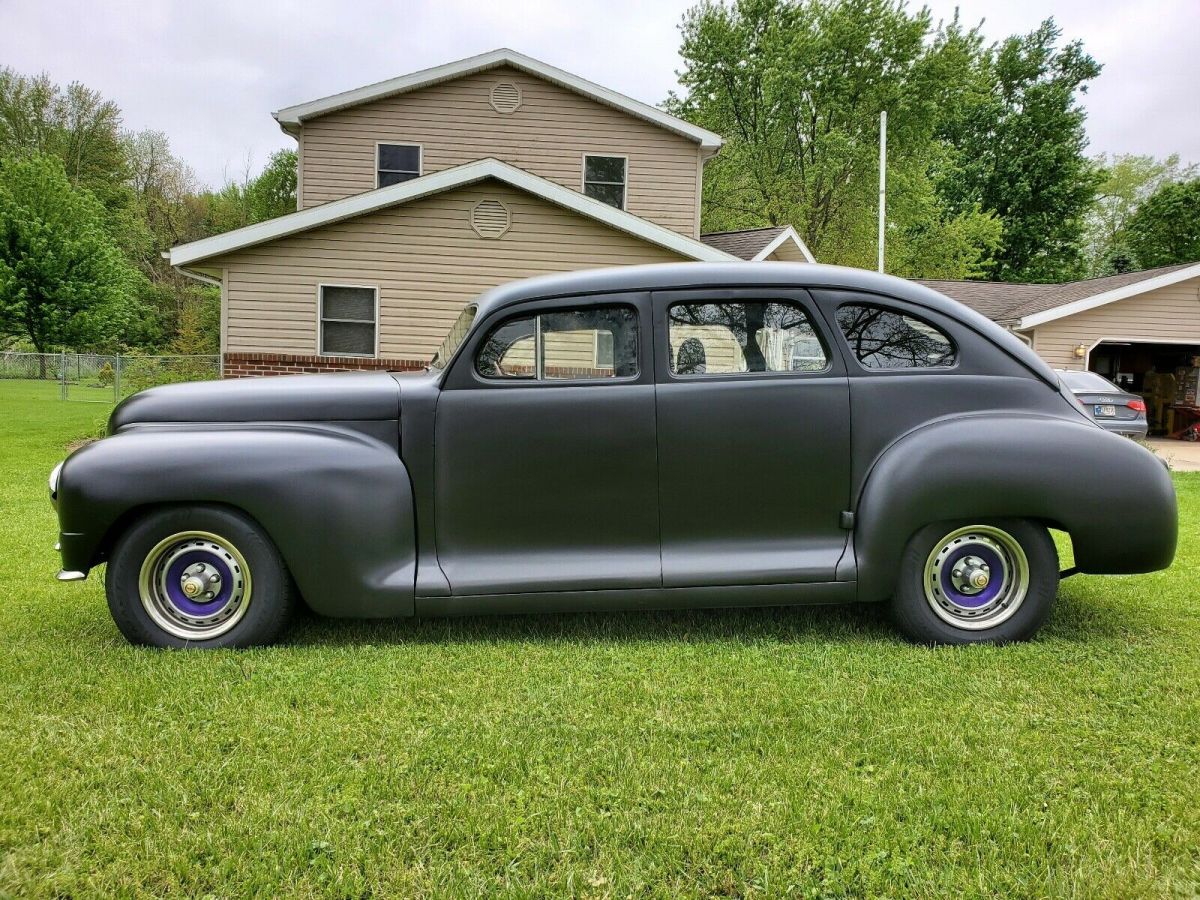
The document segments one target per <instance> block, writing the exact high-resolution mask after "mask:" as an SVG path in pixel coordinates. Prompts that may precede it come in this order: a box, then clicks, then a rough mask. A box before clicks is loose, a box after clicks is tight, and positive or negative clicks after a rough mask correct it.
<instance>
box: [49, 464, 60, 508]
mask: <svg viewBox="0 0 1200 900" xmlns="http://www.w3.org/2000/svg"><path fill="white" fill-rule="evenodd" d="M62 467H63V464H62V463H59V464H58V465H57V466H55V467H54V469H53V470H52V471H51V472H50V502H51V503H53V502H55V501H56V500H57V499H58V479H59V477H60V476H61V475H62Z"/></svg>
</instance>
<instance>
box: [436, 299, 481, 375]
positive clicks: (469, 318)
mask: <svg viewBox="0 0 1200 900" xmlns="http://www.w3.org/2000/svg"><path fill="white" fill-rule="evenodd" d="M475 311H476V306H475V304H473V303H472V304H471V305H470V306H468V307H467V308H466V309H464V310H463V311H462V312H460V313H459V314H458V318H457V319H455V320H454V324H453V325H452V326H450V333H449V334H447V335H446V337H445V339H444V340H443V341H442V346H440V347H438V351H437V353H435V354H433V359H431V360H430V361H429V368H431V369H444V368H445V367H446V363H448V362H449V361H450V358H451V357H452V356H454V354H455V352H456V351H457V350H458V347H459V344H461V343H462V342H463V338H465V337H466V336H467V332H468V331H470V330H471V323H472V322H474V321H475Z"/></svg>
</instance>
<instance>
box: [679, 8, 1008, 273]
mask: <svg viewBox="0 0 1200 900" xmlns="http://www.w3.org/2000/svg"><path fill="white" fill-rule="evenodd" d="M682 31H683V46H682V49H681V54H682V55H683V57H684V60H685V63H686V68H685V69H684V71H683V72H682V73H681V83H682V84H683V86H684V87H685V88H686V89H687V91H688V93H687V96H686V98H683V99H681V98H679V97H674V96H673V97H672V98H671V99H670V100H669V101H668V105H669V107H670V108H671V109H672V111H673V112H676V113H677V114H679V115H682V116H684V117H686V118H689V119H691V120H692V121H695V122H697V123H698V124H700V125H703V126H705V127H707V128H710V129H712V130H714V131H717V132H718V133H721V134H723V135H724V136H725V137H726V138H727V144H726V145H725V147H724V148H723V149H722V151H721V153H720V155H719V156H718V157H717V158H716V159H715V160H713V161H711V162H710V163H709V164H708V166H707V167H706V170H705V185H704V206H703V225H704V229H705V230H725V229H731V228H746V227H752V226H755V225H765V224H782V223H790V224H794V225H795V226H796V227H797V230H798V231H799V232H800V233H801V235H802V237H803V238H804V239H805V242H806V243H807V244H808V245H809V246H810V247H811V248H812V249H813V252H814V253H815V254H816V255H817V257H818V258H819V259H821V260H822V261H823V262H835V263H842V264H847V265H857V266H864V267H871V268H873V267H874V264H875V244H876V241H875V235H876V220H877V203H878V145H879V115H880V112H881V111H883V110H887V111H888V114H889V133H888V179H889V181H888V213H889V215H888V223H889V226H888V241H887V265H888V268H889V270H890V271H896V272H898V273H902V274H906V275H912V276H931V277H948V278H956V277H971V276H976V275H979V274H982V273H983V271H984V270H985V268H986V266H987V264H988V261H989V259H990V257H991V255H992V254H993V253H994V252H996V250H997V249H998V243H997V225H996V223H995V221H994V217H993V216H992V215H991V213H990V211H989V210H987V209H986V208H982V207H980V206H978V205H977V204H972V203H967V204H962V205H960V206H957V207H956V206H953V205H951V204H949V203H947V202H946V201H945V199H944V198H943V197H942V196H941V195H940V194H939V193H938V191H937V190H936V183H937V178H938V177H939V173H940V171H941V170H942V169H943V168H944V167H946V166H947V165H951V164H952V163H953V159H952V156H951V154H949V153H948V152H947V151H946V150H945V148H943V147H941V146H940V145H939V144H938V143H937V142H936V141H935V134H936V132H937V130H938V128H939V127H940V126H941V123H942V120H943V117H944V109H945V108H946V107H947V106H952V105H954V104H955V103H957V102H958V96H959V94H960V93H962V92H964V91H967V90H969V89H970V87H971V84H972V82H971V80H970V76H971V75H972V72H973V69H972V66H974V65H975V63H976V59H977V57H978V55H979V52H980V50H979V47H980V40H979V36H978V34H977V33H976V32H974V31H964V30H962V29H961V28H960V27H959V26H958V23H957V21H955V22H952V23H951V25H950V26H949V27H947V28H945V29H940V30H935V29H934V27H933V24H932V22H931V20H930V17H929V13H928V11H927V10H920V11H917V12H910V11H909V10H908V8H907V7H906V6H905V5H904V4H903V3H900V2H895V0H848V2H837V3H834V2H827V0H800V2H794V0H739V2H734V3H732V4H731V5H726V4H724V3H712V2H705V3H702V4H700V5H699V6H696V7H694V8H693V9H692V10H691V11H690V12H689V13H688V14H687V15H686V16H685V18H684V22H683V26H682Z"/></svg>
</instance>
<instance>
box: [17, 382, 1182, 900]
mask: <svg viewBox="0 0 1200 900" xmlns="http://www.w3.org/2000/svg"><path fill="white" fill-rule="evenodd" d="M0 410H2V411H3V419H4V422H5V425H4V431H3V436H2V437H0V454H2V457H0V458H2V459H3V461H4V469H5V471H4V478H3V481H2V483H0V501H2V507H3V511H4V515H3V517H2V519H0V588H2V590H0V895H9V894H12V895H33V896H85V895H100V894H104V895H108V894H120V895H162V894H169V893H185V894H194V895H206V894H208V895H214V896H249V895H261V896H271V895H278V894H282V893H287V894H294V895H301V896H336V897H400V896H430V895H438V896H443V895H452V896H460V895H461V896H480V895H488V896H492V895H499V896H512V897H526V896H547V895H578V896H614V897H617V896H619V897H625V896H631V895H632V896H660V897H670V896H734V897H739V896H755V897H757V896H764V897H776V896H800V897H830V896H833V897H836V896H853V897H862V896H892V897H895V896H906V897H908V896H912V897H929V896H953V897H962V896H965V897H973V896H1005V897H1009V896H1045V895H1063V896H1079V897H1122V898H1124V897H1140V896H1155V897H1161V896H1171V895H1181V896H1182V895H1186V896H1193V895H1194V894H1195V893H1196V892H1197V891H1198V890H1200V609H1198V607H1200V604H1198V603H1197V596H1198V595H1200V589H1198V588H1197V576H1198V573H1197V562H1198V561H1200V536H1198V535H1200V529H1198V528H1197V525H1198V524H1200V475H1195V476H1178V477H1177V481H1176V484H1177V486H1178V489H1179V495H1180V501H1181V510H1182V517H1183V523H1182V524H1183V528H1182V532H1181V533H1182V544H1181V547H1180V555H1179V558H1178V561H1177V562H1176V564H1175V566H1174V568H1173V569H1171V570H1170V571H1169V572H1167V573H1159V574H1155V575H1149V576H1144V577H1138V578H1099V577H1085V576H1079V577H1076V578H1072V579H1070V580H1069V581H1066V582H1064V584H1063V587H1062V590H1061V592H1060V596H1059V599H1058V604H1057V607H1056V609H1055V612H1054V614H1053V616H1052V618H1051V620H1050V623H1049V625H1048V627H1047V628H1046V629H1045V631H1044V633H1043V636H1042V637H1041V638H1040V639H1039V640H1037V641H1035V642H1033V643H1030V644H1025V645H1021V646H1012V647H1004V648H989V647H976V648H967V649H941V650H929V649H923V648H919V647H913V646H909V645H907V644H905V643H903V642H901V641H900V640H899V639H897V637H896V636H895V635H894V634H893V632H892V630H891V628H890V627H889V626H888V624H887V622H886V620H885V619H884V618H883V617H882V616H881V615H880V612H879V611H878V610H877V609H874V608H826V609H809V610H804V609H801V610H740V611H713V612H693V613H678V614H675V613H662V614H625V615H578V616H557V617H540V618H538V617H512V618H498V619H490V620H487V619H472V620H452V621H428V622H387V623H355V622H335V621H324V620H319V619H315V618H307V619H304V620H302V621H301V622H300V623H299V624H298V625H297V626H296V627H295V628H294V629H293V630H292V631H291V632H290V633H289V634H288V635H287V637H286V641H285V643H284V645H282V646H278V647H273V648H269V649H263V650H257V651H251V652H240V653H239V652H217V653H194V652H155V651H149V650H145V649H135V648H132V647H129V646H127V645H126V644H125V643H124V641H123V640H122V639H121V637H120V635H119V634H118V633H117V630H116V628H115V627H114V626H113V624H112V622H111V621H110V619H109V616H108V611H107V608H106V607H105V603H104V598H103V593H102V588H101V579H100V578H99V577H97V576H96V574H94V575H93V576H92V577H91V578H90V579H89V580H88V581H87V582H85V583H83V584H75V585H59V584H56V583H55V582H54V581H53V579H52V575H53V573H54V571H55V569H56V562H57V561H56V558H55V554H54V553H53V552H52V550H51V546H52V544H53V542H54V538H55V534H54V531H55V529H54V520H53V516H52V514H51V510H50V508H49V506H48V504H47V503H46V496H45V491H46V489H45V476H46V473H47V472H48V470H49V469H50V467H51V466H52V465H53V463H54V462H55V461H56V460H58V459H59V458H60V457H61V456H62V455H63V448H64V446H65V445H66V444H67V443H68V442H69V441H71V440H72V439H74V438H76V437H78V436H80V435H84V434H89V433H92V432H94V431H95V428H96V425H97V420H98V419H99V418H100V416H101V414H102V412H103V410H100V409H98V408H97V407H93V406H90V405H88V404H71V403H61V402H58V401H53V402H51V401H50V400H49V399H48V398H46V397H42V396H40V395H39V394H38V393H37V392H36V391H35V390H34V389H33V388H31V387H29V386H27V385H26V386H22V385H11V384H0ZM1113 527H1114V528H1120V527H1121V523H1120V520H1119V518H1115V519H1114V521H1113ZM97 574H99V573H97Z"/></svg>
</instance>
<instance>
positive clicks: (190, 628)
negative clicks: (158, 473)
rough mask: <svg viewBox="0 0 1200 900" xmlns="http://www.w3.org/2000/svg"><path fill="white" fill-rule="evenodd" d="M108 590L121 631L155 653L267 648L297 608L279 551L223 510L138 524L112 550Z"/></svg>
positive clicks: (186, 510)
mask: <svg viewBox="0 0 1200 900" xmlns="http://www.w3.org/2000/svg"><path fill="white" fill-rule="evenodd" d="M105 588H106V591H107V594H108V607H109V609H110V610H111V612H112V616H113V619H114V620H115V621H116V623H117V627H118V628H120V629H121V633H122V634H124V635H125V637H126V638H128V639H129V640H130V641H131V642H132V643H135V644H147V645H149V646H153V647H205V648H209V647H249V646H254V645H257V644H268V643H270V642H272V641H273V640H275V638H276V637H277V636H278V635H279V633H280V631H282V630H283V627H284V626H285V625H286V623H287V620H288V618H289V616H290V614H291V611H292V607H293V606H294V599H293V593H294V591H293V588H292V580H291V577H290V575H289V574H288V571H287V568H286V567H285V565H284V563H283V559H282V558H281V557H280V555H279V551H278V550H277V549H276V548H275V545H274V544H273V543H272V542H271V540H270V539H269V538H268V537H267V536H266V535H265V534H264V533H263V532H262V530H261V529H260V528H259V527H258V526H257V525H256V524H255V523H254V522H252V521H251V520H250V519H248V518H247V517H245V516H243V515H241V514H240V513H237V512H234V511H232V510H229V509H224V508H220V507H208V506H203V507H201V506H196V507H173V508H170V509H162V510H156V511H154V512H152V513H150V514H148V515H146V516H145V517H144V518H142V519H139V520H138V521H137V522H135V523H134V524H133V525H132V527H130V528H129V529H128V530H127V531H126V532H125V533H124V534H123V535H122V536H121V537H120V539H119V540H118V541H117V543H116V546H115V547H114V548H113V552H112V555H111V557H110V559H109V563H108V571H107V573H106V576H105Z"/></svg>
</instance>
